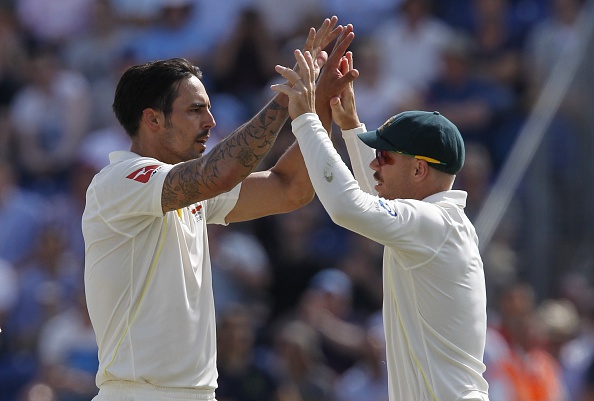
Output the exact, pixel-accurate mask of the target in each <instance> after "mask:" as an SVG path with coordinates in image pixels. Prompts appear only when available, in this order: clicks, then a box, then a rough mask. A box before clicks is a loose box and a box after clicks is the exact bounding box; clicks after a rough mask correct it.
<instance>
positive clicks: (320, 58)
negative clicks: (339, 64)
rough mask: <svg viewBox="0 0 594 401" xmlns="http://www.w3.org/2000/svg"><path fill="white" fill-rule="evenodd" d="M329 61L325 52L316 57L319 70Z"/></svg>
mask: <svg viewBox="0 0 594 401" xmlns="http://www.w3.org/2000/svg"><path fill="white" fill-rule="evenodd" d="M327 60H328V53H326V52H325V51H323V50H322V51H321V52H318V54H317V56H316V63H317V65H318V68H319V69H321V68H322V67H323V66H324V65H325V64H326V61H327Z"/></svg>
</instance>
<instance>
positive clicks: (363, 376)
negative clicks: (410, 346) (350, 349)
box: [332, 312, 388, 401]
mask: <svg viewBox="0 0 594 401" xmlns="http://www.w3.org/2000/svg"><path fill="white" fill-rule="evenodd" d="M365 330H366V332H365V341H364V343H363V345H362V349H361V356H360V358H359V359H358V361H357V363H356V364H355V365H353V366H352V367H351V368H349V369H348V370H347V371H346V372H344V373H343V374H342V375H340V376H339V377H338V378H337V380H336V381H335V383H334V387H333V395H332V400H334V401H360V400H369V401H388V369H387V367H386V338H385V336H384V326H383V324H382V315H381V312H376V313H373V314H371V315H370V317H369V318H368V321H367V325H366V329H365Z"/></svg>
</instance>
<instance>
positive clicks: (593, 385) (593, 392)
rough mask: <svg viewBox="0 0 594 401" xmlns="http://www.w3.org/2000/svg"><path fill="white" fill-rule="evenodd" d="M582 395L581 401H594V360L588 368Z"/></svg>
mask: <svg viewBox="0 0 594 401" xmlns="http://www.w3.org/2000/svg"><path fill="white" fill-rule="evenodd" d="M580 395H581V397H580V401H594V360H592V362H590V366H588V370H587V371H586V375H585V378H584V385H583V387H582V388H581V391H580Z"/></svg>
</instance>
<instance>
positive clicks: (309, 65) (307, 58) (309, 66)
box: [305, 52, 316, 83]
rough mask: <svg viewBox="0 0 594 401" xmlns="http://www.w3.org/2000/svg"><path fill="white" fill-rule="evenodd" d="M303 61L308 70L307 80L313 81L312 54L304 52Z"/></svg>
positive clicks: (314, 69)
mask: <svg viewBox="0 0 594 401" xmlns="http://www.w3.org/2000/svg"><path fill="white" fill-rule="evenodd" d="M305 61H306V63H307V69H308V71H309V82H312V83H313V82H314V81H315V79H316V76H315V74H316V66H315V61H314V58H313V55H312V54H311V53H310V52H305Z"/></svg>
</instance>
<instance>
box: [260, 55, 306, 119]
mask: <svg viewBox="0 0 594 401" xmlns="http://www.w3.org/2000/svg"><path fill="white" fill-rule="evenodd" d="M295 59H296V60H297V66H298V68H297V71H295V70H292V69H290V68H287V67H283V66H281V65H277V66H276V67H275V70H276V72H278V73H279V74H280V75H282V76H283V78H285V79H286V80H287V82H288V83H287V84H277V85H272V86H271V87H270V88H271V89H272V90H273V91H275V92H280V93H284V94H285V95H287V96H288V97H289V115H290V116H291V118H292V119H295V118H297V117H299V116H300V115H302V114H304V113H315V112H316V107H315V88H316V82H315V81H316V78H315V65H314V60H313V57H312V55H311V53H310V52H309V51H306V52H305V53H302V52H301V51H300V50H295Z"/></svg>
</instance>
